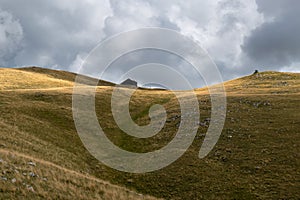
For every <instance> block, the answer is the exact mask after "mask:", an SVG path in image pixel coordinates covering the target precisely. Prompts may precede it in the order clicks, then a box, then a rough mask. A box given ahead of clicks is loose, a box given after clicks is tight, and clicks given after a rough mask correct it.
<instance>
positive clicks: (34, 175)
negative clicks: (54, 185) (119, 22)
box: [28, 172, 37, 177]
mask: <svg viewBox="0 0 300 200" xmlns="http://www.w3.org/2000/svg"><path fill="white" fill-rule="evenodd" d="M28 175H29V176H30V177H37V175H36V174H35V173H34V172H29V174H28Z"/></svg>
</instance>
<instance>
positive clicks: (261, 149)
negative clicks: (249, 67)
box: [0, 68, 300, 199]
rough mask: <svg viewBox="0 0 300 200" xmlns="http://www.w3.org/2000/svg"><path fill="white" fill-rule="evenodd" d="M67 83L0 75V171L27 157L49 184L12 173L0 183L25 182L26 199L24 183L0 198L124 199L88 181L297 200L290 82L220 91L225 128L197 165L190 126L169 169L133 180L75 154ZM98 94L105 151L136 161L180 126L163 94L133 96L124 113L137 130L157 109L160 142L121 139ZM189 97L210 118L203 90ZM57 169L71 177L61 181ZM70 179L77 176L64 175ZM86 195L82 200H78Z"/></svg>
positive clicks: (80, 150) (256, 81)
mask: <svg viewBox="0 0 300 200" xmlns="http://www.w3.org/2000/svg"><path fill="white" fill-rule="evenodd" d="M16 75H17V76H16ZM64 77H66V78H64ZM73 77H74V74H68V73H66V72H56V71H48V70H44V69H39V68H30V69H25V70H24V69H21V70H13V69H0V150H1V151H0V158H2V159H3V160H7V161H8V164H7V163H6V164H1V163H0V167H1V168H2V169H1V170H2V171H5V170H6V169H3V168H8V166H9V168H14V166H17V167H18V166H19V167H20V168H21V169H20V170H19V171H22V170H23V171H26V170H27V171H28V170H29V169H27V168H28V166H27V165H26V162H28V161H29V160H30V159H29V158H32V159H35V160H36V162H37V163H38V162H39V161H41V162H39V163H40V164H37V166H36V168H37V169H36V168H34V169H33V170H37V172H36V173H37V174H39V176H40V177H44V176H46V177H47V178H48V179H49V181H48V184H46V186H44V185H43V182H41V180H40V179H38V178H37V179H32V178H28V177H27V176H25V177H23V176H21V175H18V174H16V173H15V172H11V173H9V175H7V174H3V176H8V178H13V177H17V180H19V179H20V181H23V182H25V183H26V184H28V183H30V184H31V185H32V186H33V188H34V190H35V192H30V191H29V192H28V188H27V186H26V184H25V186H24V185H22V184H21V183H19V182H17V183H18V184H16V183H15V184H12V183H9V184H8V182H9V181H3V182H0V183H1V184H0V192H1V193H0V195H3V196H4V195H6V196H8V195H15V196H19V195H36V196H39V197H45V195H48V194H49V193H51V194H54V195H55V193H60V194H62V195H64V196H61V198H63V197H65V198H67V197H69V198H70V197H71V196H75V195H82V196H81V197H82V198H83V197H87V198H88V197H89V198H93V197H98V196H96V195H99V194H100V195H103V196H104V198H105V197H107V194H110V193H116V194H120V195H125V196H122V197H123V198H129V197H127V196H126V195H127V194H128V192H127V191H126V190H124V189H123V190H122V189H118V190H116V192H115V189H114V188H115V187H114V186H111V187H110V185H109V186H108V188H105V189H103V187H102V186H101V187H100V186H99V187H95V186H94V185H95V184H96V183H97V182H94V181H92V180H91V179H86V178H82V176H88V177H93V179H97V180H99V179H103V180H106V181H109V182H112V183H114V184H118V185H121V186H126V187H127V188H130V189H131V190H136V191H138V192H139V193H144V194H150V195H153V196H156V197H162V198H166V199H169V198H172V199H201V198H203V199H207V198H212V199H215V198H231V199H234V198H235V199H253V198H265V199H274V198H276V199H278V198H290V199H291V198H295V199H297V198H300V193H299V187H300V183H299V182H300V170H299V169H300V160H299V151H298V148H299V142H300V108H299V103H300V75H299V74H289V73H278V72H264V73H260V75H259V76H256V75H253V76H248V77H244V78H241V79H236V80H233V81H229V82H226V83H225V86H226V90H227V97H228V99H227V100H228V113H227V120H226V124H225V127H224V130H223V133H222V136H221V138H220V140H219V142H218V143H217V146H216V147H215V148H214V149H213V151H212V152H211V153H210V154H209V156H207V157H206V158H205V159H202V160H200V159H198V157H197V156H198V151H199V148H200V146H201V144H202V140H203V138H204V136H205V132H206V129H207V128H206V127H200V128H199V130H198V134H197V137H196V139H195V141H194V143H193V144H192V146H191V147H190V148H189V150H188V151H187V152H186V153H185V154H184V155H183V156H182V157H181V158H180V159H179V160H177V161H176V162H175V163H173V164H172V165H170V166H168V167H166V168H164V169H162V170H159V171H156V172H152V173H147V174H143V175H136V174H129V173H122V172H118V171H115V170H112V169H110V168H108V167H106V166H104V165H102V164H101V163H99V162H98V161H97V160H95V159H93V157H92V156H90V154H89V153H88V152H87V151H86V150H85V148H84V147H83V146H82V143H81V141H80V139H79V137H78V136H77V134H76V130H75V127H74V123H73V119H72V110H71V105H72V82H71V81H72V80H74V78H73ZM100 84H101V83H100ZM103 85H105V86H103V87H100V88H99V89H98V93H97V97H96V100H97V102H98V103H96V110H97V113H98V117H99V119H100V123H101V125H102V127H105V128H104V130H105V132H106V133H107V135H108V137H109V138H110V139H111V140H112V141H113V142H114V143H116V144H117V145H119V146H121V147H122V148H124V149H127V150H131V151H138V152H146V151H151V150H154V149H158V148H160V147H162V146H164V145H165V144H167V143H168V141H170V140H171V139H172V136H173V135H174V133H176V125H177V124H178V122H179V120H180V119H176V120H171V119H172V117H174V116H176V115H180V111H179V107H178V102H177V101H176V99H175V98H174V96H173V94H172V93H170V92H168V91H156V90H139V91H137V92H136V93H135V95H134V96H133V97H132V99H131V105H130V106H131V107H130V109H131V115H132V117H133V119H134V120H135V121H136V122H137V123H138V124H141V125H142V124H147V123H148V122H149V118H148V116H147V109H145V107H146V108H147V107H149V106H150V105H152V104H153V103H163V104H164V106H165V107H166V109H167V113H168V117H169V119H170V120H168V121H167V123H166V125H165V127H164V128H163V130H162V132H161V133H160V134H158V135H156V136H154V137H152V138H150V139H135V138H132V137H130V136H127V135H125V134H123V133H122V132H121V131H120V130H119V129H118V128H117V126H116V124H115V123H114V121H113V118H112V116H111V113H110V94H111V91H112V87H110V86H107V84H103ZM51 88H52V89H51ZM196 91H197V94H198V98H199V103H200V110H201V121H203V120H204V119H205V118H207V117H209V115H210V112H209V110H210V101H209V96H208V95H207V91H206V90H205V89H199V90H196ZM104 113H105V114H104ZM9 152H14V153H9ZM20 153H22V154H20ZM12 155H14V156H12ZM24 156H25V157H24ZM26 156H30V157H26ZM5 162H6V161H5ZM9 163H10V164H9ZM14 163H15V164H14ZM22 163H23V165H24V166H23V165H21V164H22ZM24 163H25V164H24ZM50 163H51V164H50ZM39 166H43V167H41V168H39ZM23 167H24V169H22V168H23ZM64 169H68V170H72V173H71V172H70V173H66V174H65V175H64V172H62V171H63V170H64ZM11 171H13V169H12V170H11ZM73 171H75V172H76V173H79V174H80V176H75V175H73V174H74V172H73ZM0 181H2V180H0ZM55 181H58V183H59V184H55ZM99 181H100V180H99ZM61 184H63V187H62V186H61ZM81 186H82V187H81ZM63 188H72V189H63ZM90 190H91V191H93V192H92V195H91V196H85V195H87V194H90V192H88V191H90ZM57 191H59V192H57ZM68 191H71V192H68ZM56 195H58V194H56ZM105 195H106V196H105ZM130 195H135V193H130ZM28 197H32V196H28ZM58 197H59V196H58ZM137 197H140V196H138V195H137Z"/></svg>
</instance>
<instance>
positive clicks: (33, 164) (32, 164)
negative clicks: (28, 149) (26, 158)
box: [27, 161, 36, 167]
mask: <svg viewBox="0 0 300 200" xmlns="http://www.w3.org/2000/svg"><path fill="white" fill-rule="evenodd" d="M27 164H28V165H31V166H34V167H35V166H36V164H35V162H32V161H30V162H28V163H27Z"/></svg>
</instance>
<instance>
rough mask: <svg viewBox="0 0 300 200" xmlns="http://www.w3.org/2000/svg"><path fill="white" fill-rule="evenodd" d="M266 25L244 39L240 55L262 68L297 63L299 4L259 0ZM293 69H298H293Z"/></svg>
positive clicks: (299, 51) (292, 0)
mask: <svg viewBox="0 0 300 200" xmlns="http://www.w3.org/2000/svg"><path fill="white" fill-rule="evenodd" d="M257 3H258V6H259V11H260V12H262V13H263V14H264V15H265V16H266V18H268V20H269V22H266V23H265V24H263V25H262V26H260V27H258V28H257V29H256V30H254V31H253V32H252V34H251V35H250V36H249V37H247V38H246V39H245V42H244V44H243V46H242V49H243V52H244V53H245V54H246V55H247V56H248V58H249V59H250V62H252V63H253V64H254V65H256V66H259V67H261V68H262V69H274V70H275V69H277V70H278V69H280V68H282V67H285V66H291V65H297V63H298V62H300V20H299V19H300V12H299V7H300V1H298V0H285V1H281V0H272V1H271V0H258V1H257ZM294 67H295V68H297V67H299V68H298V69H299V70H300V66H294Z"/></svg>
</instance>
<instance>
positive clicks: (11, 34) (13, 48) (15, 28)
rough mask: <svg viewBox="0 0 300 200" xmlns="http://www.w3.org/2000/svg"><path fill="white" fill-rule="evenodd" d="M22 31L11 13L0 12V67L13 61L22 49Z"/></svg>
mask: <svg viewBox="0 0 300 200" xmlns="http://www.w3.org/2000/svg"><path fill="white" fill-rule="evenodd" d="M22 39H23V29H22V26H21V25H20V23H19V21H18V20H16V19H14V17H13V16H12V14H11V13H9V12H6V11H2V10H0V47H1V48H0V66H5V65H7V63H8V62H9V61H10V60H14V57H15V56H16V54H17V52H18V51H19V50H20V49H21V47H22Z"/></svg>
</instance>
